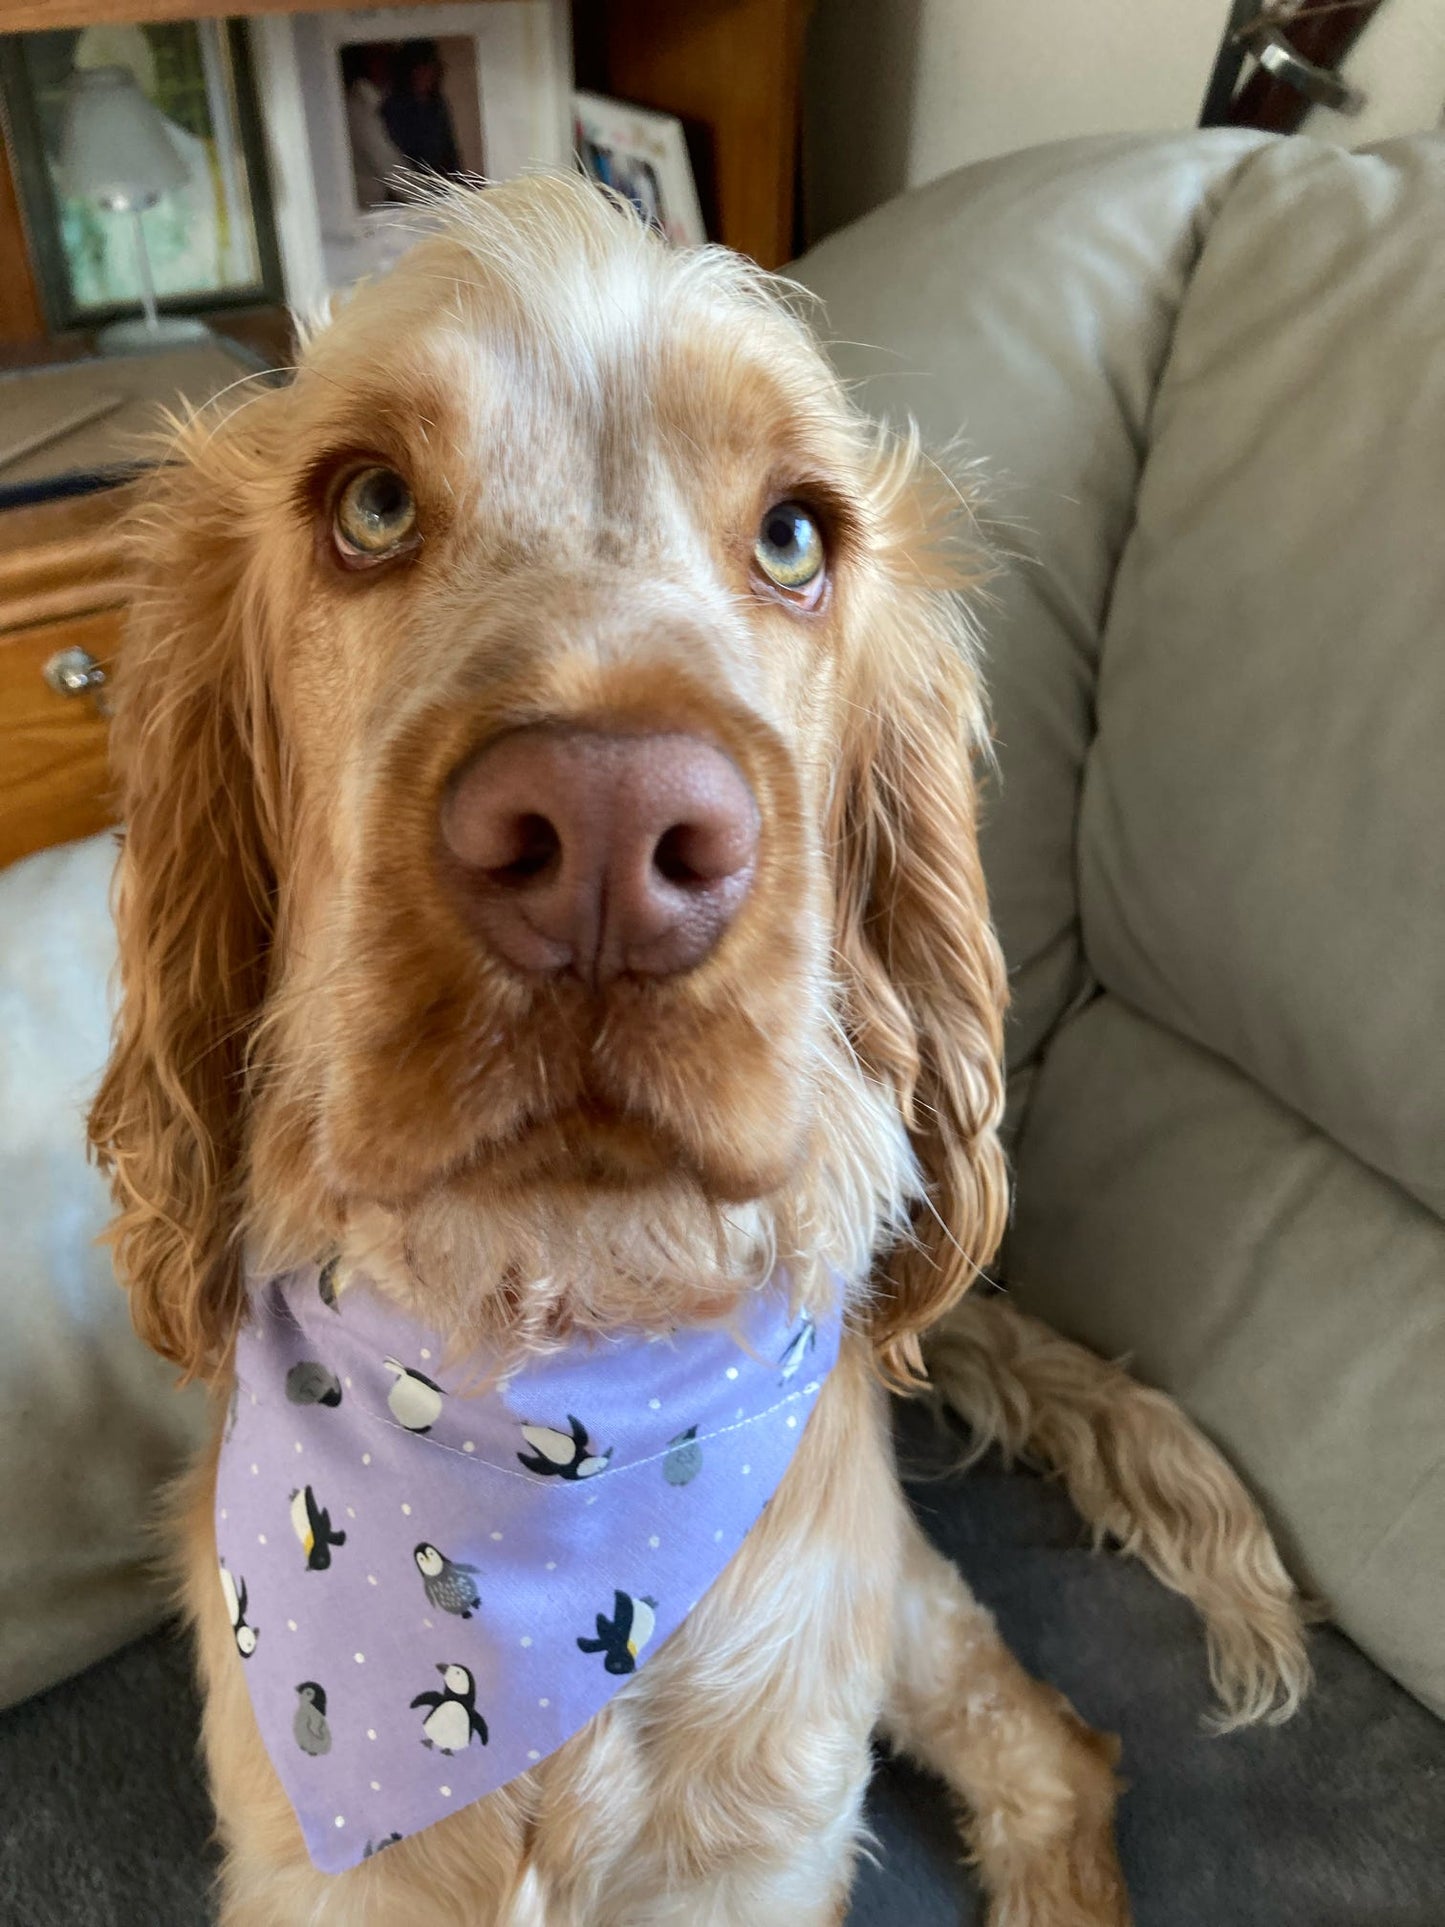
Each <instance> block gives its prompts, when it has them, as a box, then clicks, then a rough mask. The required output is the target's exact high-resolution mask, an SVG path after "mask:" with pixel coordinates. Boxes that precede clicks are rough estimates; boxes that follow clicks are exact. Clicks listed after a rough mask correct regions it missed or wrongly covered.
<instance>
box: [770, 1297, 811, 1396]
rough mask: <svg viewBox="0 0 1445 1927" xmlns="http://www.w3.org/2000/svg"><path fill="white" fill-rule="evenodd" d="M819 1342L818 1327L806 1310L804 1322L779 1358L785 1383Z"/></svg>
mask: <svg viewBox="0 0 1445 1927" xmlns="http://www.w3.org/2000/svg"><path fill="white" fill-rule="evenodd" d="M817 1342H818V1327H817V1326H816V1325H815V1324H814V1323H813V1320H812V1319H811V1318H810V1317H809V1316H808V1314H807V1312H804V1313H803V1322H802V1323H801V1324H800V1325H799V1327H798V1329H797V1330H796V1331H795V1332H794V1333H793V1336H792V1337H791V1338H790V1339H789V1340H788V1342H787V1344H786V1345H785V1346H784V1347H783V1355H782V1357H781V1358H780V1359H779V1360H778V1371H779V1373H780V1374H781V1382H782V1383H783V1384H784V1385H786V1384H787V1382H788V1380H789V1379H790V1378H791V1377H792V1376H793V1375H794V1373H795V1372H796V1371H797V1369H798V1367H799V1366H800V1365H801V1364H802V1362H803V1360H804V1359H805V1358H806V1357H807V1356H808V1353H809V1352H810V1351H812V1349H813V1347H814V1345H816V1344H817Z"/></svg>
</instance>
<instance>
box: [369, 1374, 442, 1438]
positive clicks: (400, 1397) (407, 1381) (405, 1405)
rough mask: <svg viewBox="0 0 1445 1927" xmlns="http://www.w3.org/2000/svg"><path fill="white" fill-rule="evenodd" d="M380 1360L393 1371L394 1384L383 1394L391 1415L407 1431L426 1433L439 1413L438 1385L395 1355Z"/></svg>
mask: <svg viewBox="0 0 1445 1927" xmlns="http://www.w3.org/2000/svg"><path fill="white" fill-rule="evenodd" d="M382 1363H383V1365H385V1367H386V1369H387V1370H388V1371H389V1372H394V1373H395V1374H396V1383H395V1385H393V1386H392V1388H391V1390H390V1391H389V1392H388V1393H387V1395H386V1402H387V1404H388V1405H389V1406H390V1407H391V1416H392V1417H393V1418H394V1419H395V1420H396V1422H397V1424H398V1425H404V1426H405V1427H406V1429H407V1431H408V1432H429V1431H430V1430H431V1429H432V1427H433V1426H434V1425H435V1424H436V1422H437V1420H438V1419H439V1418H440V1417H441V1415H442V1388H441V1386H440V1385H436V1384H433V1382H432V1380H431V1379H429V1378H427V1377H426V1376H425V1374H424V1373H422V1372H414V1371H412V1369H411V1367H410V1366H409V1365H403V1364H402V1362H401V1360H400V1359H399V1358H384V1359H383V1360H382Z"/></svg>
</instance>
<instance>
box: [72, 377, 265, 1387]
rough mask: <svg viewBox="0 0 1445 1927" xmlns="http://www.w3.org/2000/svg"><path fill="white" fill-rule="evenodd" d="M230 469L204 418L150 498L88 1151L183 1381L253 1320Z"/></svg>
mask: <svg viewBox="0 0 1445 1927" xmlns="http://www.w3.org/2000/svg"><path fill="white" fill-rule="evenodd" d="M246 412H248V413H249V411H246ZM249 439H250V438H249V437H248V440H249ZM238 455H239V448H238V445H236V444H232V443H231V442H230V438H229V436H228V434H227V431H225V430H224V429H223V430H221V431H220V432H219V433H217V432H216V431H215V429H214V424H211V425H209V426H204V427H203V425H202V424H201V423H200V422H196V423H193V424H192V425H191V426H190V427H189V428H188V429H182V430H181V431H180V433H179V435H178V437H177V441H176V444H175V448H174V450H173V451H172V454H171V456H170V459H169V460H168V461H167V462H166V463H165V464H164V465H163V466H162V467H161V468H160V469H159V470H158V471H157V473H156V475H155V478H154V480H153V481H152V482H151V484H150V485H149V487H148V489H147V492H146V498H145V500H144V502H143V503H142V505H141V506H140V508H139V509H138V510H137V511H136V513H135V515H134V516H133V518H132V521H131V525H130V535H131V541H132V551H133V554H134V557H135V571H134V579H135V597H134V602H133V605H132V614H131V618H130V621H129V624H128V628H127V633H126V635H125V638H124V642H123V646H122V649H121V652H120V661H119V665H118V669H117V672H116V675H115V678H114V683H113V692H114V720H113V723H112V761H113V766H114V770H115V774H116V778H117V781H118V789H119V802H120V807H121V820H122V831H121V835H122V844H121V855H120V863H119V868H118V871H117V879H116V889H115V912H116V923H117V928H118V936H119V964H118V990H119V1007H118V1011H117V1017H116V1027H115V1034H114V1039H113V1047H112V1052H111V1057H110V1062H109V1064H108V1066H107V1068H106V1071H105V1075H104V1078H103V1080H102V1082H101V1086H100V1089H99V1091H98V1093H97V1095H96V1098H95V1101H94V1104H93V1106H92V1108H91V1113H90V1143H91V1148H92V1151H93V1154H94V1155H95V1157H96V1158H97V1160H98V1162H99V1163H100V1165H101V1166H102V1168H103V1169H104V1170H105V1171H106V1172H107V1173H108V1175H109V1177H110V1181H111V1191H112V1195H113V1197H114V1200H115V1204H116V1207H117V1215H116V1217H115V1219H114V1221H113V1222H112V1224H111V1227H110V1230H109V1233H108V1237H109V1240H110V1242H111V1244H112V1246H113V1248H114V1254H115V1262H116V1269H117V1271H118V1273H119V1275H120V1278H121V1281H122V1283H124V1284H125V1285H126V1287H127V1288H128V1290H129V1293H130V1299H131V1312H132V1317H133V1319H134V1322H135V1325H136V1327H137V1329H138V1330H139V1332H140V1334H141V1336H142V1337H143V1338H144V1339H146V1341H147V1342H148V1343H149V1344H150V1345H152V1346H153V1347H154V1348H155V1349H156V1350H157V1351H158V1352H160V1353H161V1354H162V1355H163V1356H164V1357H166V1358H169V1359H173V1360H174V1361H175V1362H176V1363H177V1364H179V1365H181V1366H182V1367H183V1368H184V1370H185V1372H186V1373H187V1374H188V1375H190V1374H193V1373H197V1372H200V1373H206V1372H209V1371H211V1370H213V1369H214V1368H215V1366H216V1365H217V1364H218V1363H219V1362H220V1361H221V1360H222V1359H223V1358H224V1356H225V1353H226V1351H227V1348H228V1345H229V1342H230V1337H231V1334H232V1333H233V1331H234V1329H235V1326H236V1324H237V1321H238V1319H239V1316H240V1311H241V1305H242V1292H243V1284H242V1278H241V1266H240V1256H241V1254H240V1250H239V1236H238V1224H237V1211H238V1190H239V1185H238V1179H239V1170H240V1161H241V1157H242V1154H243V1138H244V1116H245V1098H244V1090H245V1083H246V1052H247V1044H248V1040H249V1037H250V1035H251V1032H252V1029H253V1027H254V1024H255V1022H256V1018H257V1015H258V1012H259V1010H260V1007H261V1003H262V999H263V996H264V993H265V983H266V972H267V961H268V951H269V947H270V942H271V934H272V918H273V896H274V872H273V862H272V852H273V851H274V848H275V837H276V830H277V816H278V807H279V791H280V782H279V769H278V754H277V749H276V736H275V731H274V726H273V723H272V719H271V716H270V711H269V703H268V701H267V698H266V695H265V683H264V677H263V674H262V671H261V667H260V664H259V662H258V661H257V659H256V656H255V653H254V650H253V647H252V645H253V643H254V640H255V638H254V637H253V636H252V635H251V634H250V633H249V630H250V629H251V627H252V626H253V624H252V623H251V621H250V619H249V617H248V612H247V608H246V598H245V595H244V591H243V564H244V557H245V554H246V549H245V545H244V543H243V541H242V540H241V532H242V526H243V523H244V520H245V503H244V501H243V499H242V496H243V493H244V488H245V474H244V466H245V464H244V460H243V459H240V460H238V459H237V458H238Z"/></svg>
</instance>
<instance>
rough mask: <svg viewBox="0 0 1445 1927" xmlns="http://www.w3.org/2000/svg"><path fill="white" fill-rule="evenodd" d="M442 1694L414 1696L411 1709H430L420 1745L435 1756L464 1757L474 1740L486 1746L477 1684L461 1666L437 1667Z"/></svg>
mask: <svg viewBox="0 0 1445 1927" xmlns="http://www.w3.org/2000/svg"><path fill="white" fill-rule="evenodd" d="M437 1671H438V1672H439V1673H440V1674H441V1676H442V1685H443V1686H444V1687H445V1689H446V1690H445V1692H441V1693H418V1694H417V1696H416V1698H415V1699H414V1700H413V1701H412V1705H413V1706H426V1707H430V1709H431V1710H430V1712H429V1713H428V1714H427V1716H426V1718H425V1719H424V1720H423V1721H422V1723H421V1743H422V1745H423V1746H434V1747H435V1748H436V1750H437V1752H438V1753H448V1754H450V1753H465V1752H466V1750H467V1748H468V1747H469V1746H470V1745H471V1743H472V1741H473V1740H474V1739H478V1740H480V1741H481V1743H482V1745H483V1746H485V1745H486V1743H487V1722H486V1721H485V1720H484V1719H483V1718H482V1716H481V1714H480V1713H479V1712H478V1711H477V1707H476V1699H477V1683H476V1681H475V1680H474V1679H473V1678H472V1676H471V1674H470V1673H469V1672H468V1671H467V1669H466V1667H465V1666H456V1665H449V1666H438V1667H437Z"/></svg>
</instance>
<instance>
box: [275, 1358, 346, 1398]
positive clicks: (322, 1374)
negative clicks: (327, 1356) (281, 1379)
mask: <svg viewBox="0 0 1445 1927" xmlns="http://www.w3.org/2000/svg"><path fill="white" fill-rule="evenodd" d="M286 1396H287V1398H288V1399H290V1401H291V1403H292V1404H293V1405H330V1406H333V1407H335V1406H337V1405H339V1404H340V1403H341V1381H340V1380H339V1379H338V1378H337V1376H336V1374H335V1372H330V1371H328V1370H327V1369H326V1367H325V1366H324V1365H323V1364H322V1363H321V1361H320V1360H319V1359H316V1358H303V1359H302V1360H301V1362H300V1363H299V1364H297V1365H293V1366H292V1367H291V1369H290V1371H289V1372H287V1374H286Z"/></svg>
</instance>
